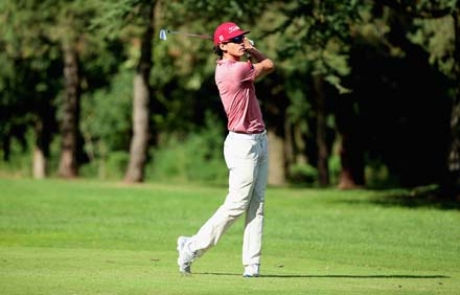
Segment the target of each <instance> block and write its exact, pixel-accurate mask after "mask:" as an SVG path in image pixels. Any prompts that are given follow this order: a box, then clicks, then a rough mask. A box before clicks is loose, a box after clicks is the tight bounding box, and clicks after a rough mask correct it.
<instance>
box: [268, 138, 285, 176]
mask: <svg viewBox="0 0 460 295" xmlns="http://www.w3.org/2000/svg"><path fill="white" fill-rule="evenodd" d="M268 146H269V149H270V152H269V157H270V159H269V168H268V171H270V173H269V174H268V184H270V185H284V184H286V168H285V159H284V140H283V138H281V137H279V136H277V135H276V132H274V131H272V130H270V129H269V130H268Z"/></svg>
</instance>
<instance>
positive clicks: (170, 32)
mask: <svg viewBox="0 0 460 295" xmlns="http://www.w3.org/2000/svg"><path fill="white" fill-rule="evenodd" d="M166 34H176V35H183V36H187V37H196V38H201V39H208V40H212V36H210V35H204V34H195V33H187V32H180V31H171V30H166V29H163V30H161V31H160V38H161V39H162V40H166Z"/></svg>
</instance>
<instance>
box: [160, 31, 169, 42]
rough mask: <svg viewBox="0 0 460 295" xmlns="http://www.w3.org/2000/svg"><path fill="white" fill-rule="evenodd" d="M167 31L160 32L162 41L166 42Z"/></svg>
mask: <svg viewBox="0 0 460 295" xmlns="http://www.w3.org/2000/svg"><path fill="white" fill-rule="evenodd" d="M166 39H167V38H166V30H160V40H166Z"/></svg>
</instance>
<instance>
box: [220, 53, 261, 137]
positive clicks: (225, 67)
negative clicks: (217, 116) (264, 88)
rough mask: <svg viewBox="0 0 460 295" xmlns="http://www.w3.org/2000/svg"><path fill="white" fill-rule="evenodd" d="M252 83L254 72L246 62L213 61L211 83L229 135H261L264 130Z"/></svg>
mask: <svg viewBox="0 0 460 295" xmlns="http://www.w3.org/2000/svg"><path fill="white" fill-rule="evenodd" d="M254 79H255V71H254V68H253V67H252V65H251V64H249V63H247V62H241V61H231V60H227V59H221V60H218V61H217V65H216V72H215V81H216V85H217V88H218V89H219V94H220V98H221V100H222V104H223V106H224V109H225V112H226V113H227V118H228V124H227V128H228V130H229V131H233V132H238V133H261V132H263V131H264V130H265V124H264V121H263V119H262V112H261V110H260V106H259V102H258V101H257V97H256V93H255V88H254Z"/></svg>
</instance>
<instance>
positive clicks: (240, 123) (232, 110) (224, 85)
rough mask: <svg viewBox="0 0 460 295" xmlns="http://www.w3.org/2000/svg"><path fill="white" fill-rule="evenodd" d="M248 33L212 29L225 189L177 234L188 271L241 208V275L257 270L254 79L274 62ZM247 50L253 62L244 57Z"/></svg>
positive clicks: (260, 186)
mask: <svg viewBox="0 0 460 295" xmlns="http://www.w3.org/2000/svg"><path fill="white" fill-rule="evenodd" d="M248 33H249V31H244V30H242V29H241V28H240V27H238V25H236V24H235V23H232V22H226V23H223V24H221V25H219V26H218V27H217V28H216V30H215V32H214V51H215V53H216V54H217V55H218V56H219V59H218V61H217V65H216V71H215V81H216V84H217V87H218V89H219V94H220V98H221V100H222V104H223V107H224V109H225V112H226V114H227V119H228V124H227V127H228V131H229V132H228V135H227V137H226V140H225V144H224V156H225V161H226V164H227V167H228V169H229V190H228V195H227V197H226V199H225V202H224V203H223V204H222V206H220V207H219V209H218V210H217V211H216V212H215V213H214V215H213V216H212V217H211V218H210V219H209V220H208V221H207V222H206V223H205V224H204V225H203V226H202V227H201V228H200V229H199V231H198V232H197V233H196V234H195V235H193V236H191V237H185V236H181V237H179V238H178V240H177V250H178V252H179V259H178V264H179V270H180V272H181V273H183V274H190V273H191V264H192V262H193V261H194V260H195V259H196V258H198V257H200V256H201V255H203V254H204V253H205V252H206V251H207V250H209V249H210V248H212V247H213V246H215V245H216V244H217V242H218V241H219V240H220V238H221V237H222V235H223V234H224V232H225V231H226V230H227V229H228V228H229V227H230V226H231V225H232V224H233V223H234V222H235V221H236V220H237V219H238V218H239V217H240V216H241V215H243V214H245V216H246V219H245V224H244V237H243V249H242V252H243V253H242V262H243V266H244V273H243V276H245V277H258V276H259V271H260V263H261V254H262V233H263V223H264V198H265V188H266V186H267V175H268V148H267V135H266V131H265V123H264V121H263V118H262V113H261V110H260V106H259V103H258V101H257V97H256V93H255V88H254V81H255V80H256V79H257V78H259V77H261V76H263V75H266V74H268V73H270V72H272V71H273V70H274V64H273V62H272V61H271V60H270V59H268V58H267V57H265V55H264V54H262V53H261V52H260V51H259V50H258V49H256V48H255V47H254V46H253V45H252V42H250V41H249V40H248V39H247V38H246V37H245V35H246V34H248ZM246 54H249V55H250V56H251V57H252V58H253V59H255V62H254V63H252V62H250V60H246V58H244V57H245V55H246ZM243 59H244V60H243Z"/></svg>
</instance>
